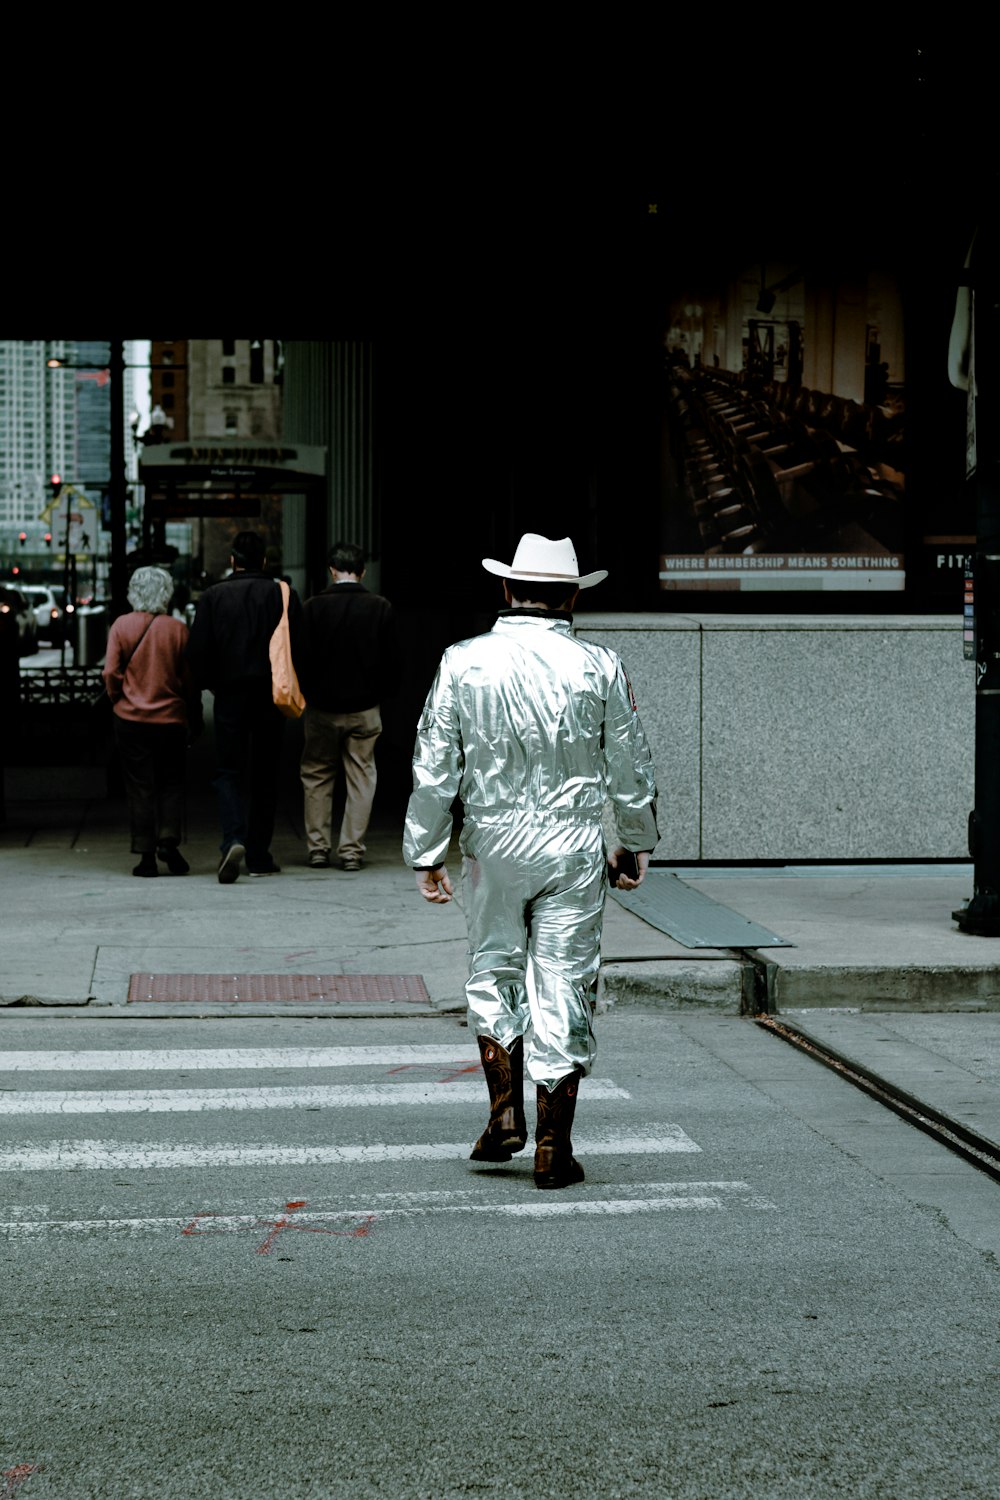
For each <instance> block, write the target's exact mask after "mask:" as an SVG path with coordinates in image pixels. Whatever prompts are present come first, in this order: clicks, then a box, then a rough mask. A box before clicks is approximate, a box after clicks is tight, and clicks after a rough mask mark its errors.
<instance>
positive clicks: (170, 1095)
mask: <svg viewBox="0 0 1000 1500" xmlns="http://www.w3.org/2000/svg"><path fill="white" fill-rule="evenodd" d="M588 1092H589V1095H590V1097H591V1098H592V1099H627V1098H628V1094H627V1093H626V1091H625V1089H620V1088H618V1087H616V1085H615V1084H613V1083H610V1082H609V1081H608V1080H607V1079H603V1078H599V1079H595V1080H594V1082H593V1084H592V1086H591V1088H590V1089H589V1090H588ZM483 1097H484V1090H483V1085H482V1083H481V1082H479V1083H384V1084H377V1083H357V1084H352V1083H346V1084H340V1085H337V1084H312V1085H306V1086H303V1087H279V1088H243V1089H100V1090H91V1089H60V1090H58V1091H50V1090H47V1089H29V1090H25V1091H24V1092H23V1093H0V1115H101V1114H130V1115H156V1114H185V1113H196V1112H203V1111H206V1110H216V1109H309V1108H319V1109H359V1108H371V1107H373V1106H377V1107H378V1108H380V1109H384V1108H387V1107H388V1108H393V1107H394V1106H397V1105H402V1104H481V1103H482V1101H483Z"/></svg>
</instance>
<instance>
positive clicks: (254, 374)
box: [250, 339, 264, 385]
mask: <svg viewBox="0 0 1000 1500" xmlns="http://www.w3.org/2000/svg"><path fill="white" fill-rule="evenodd" d="M263 383H264V340H263V339H251V340H250V384H251V385H263Z"/></svg>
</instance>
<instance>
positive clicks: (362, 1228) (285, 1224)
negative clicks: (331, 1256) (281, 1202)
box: [257, 1198, 375, 1255]
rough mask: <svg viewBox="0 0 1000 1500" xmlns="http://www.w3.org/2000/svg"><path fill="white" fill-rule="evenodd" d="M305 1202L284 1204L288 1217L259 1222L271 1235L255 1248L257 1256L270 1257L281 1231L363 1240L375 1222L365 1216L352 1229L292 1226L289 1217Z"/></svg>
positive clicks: (370, 1215)
mask: <svg viewBox="0 0 1000 1500" xmlns="http://www.w3.org/2000/svg"><path fill="white" fill-rule="evenodd" d="M306 1202H307V1200H306V1199H305V1198H299V1199H296V1200H295V1201H294V1202H292V1203H286V1204H285V1207H286V1208H287V1209H288V1210H289V1211H290V1213H289V1217H285V1216H284V1215H283V1216H282V1217H281V1218H279V1219H264V1220H262V1221H260V1222H262V1223H264V1224H270V1225H271V1233H270V1234H269V1235H268V1236H267V1238H266V1239H265V1240H264V1241H263V1243H262V1244H260V1245H258V1246H257V1254H258V1255H270V1253H271V1250H272V1249H273V1247H274V1242H275V1240H276V1239H277V1238H278V1235H279V1234H280V1233H281V1232H282V1230H283V1229H294V1230H296V1231H297V1232H298V1233H299V1234H332V1235H336V1236H338V1237H339V1238H341V1239H364V1238H365V1237H366V1236H367V1234H368V1231H369V1229H370V1228H371V1226H372V1224H373V1223H374V1222H375V1215H374V1214H365V1215H364V1216H363V1218H362V1222H361V1223H360V1224H356V1225H355V1227H354V1228H353V1229H324V1228H323V1227H322V1225H320V1224H293V1223H292V1220H291V1217H290V1215H291V1214H292V1213H294V1212H295V1210H296V1209H297V1208H305V1206H306Z"/></svg>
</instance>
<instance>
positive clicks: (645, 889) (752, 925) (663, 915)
mask: <svg viewBox="0 0 1000 1500" xmlns="http://www.w3.org/2000/svg"><path fill="white" fill-rule="evenodd" d="M611 894H612V895H613V896H614V897H615V899H616V900H617V901H620V902H621V904H622V906H624V907H625V909H626V910H627V911H630V912H634V914H635V915H636V916H637V917H641V918H642V920H643V921H644V922H648V923H649V924H650V926H651V927H658V928H659V930H660V931H661V932H666V933H668V934H669V935H670V937H672V938H673V939H674V940H675V941H676V942H678V943H683V945H684V947H685V948H794V947H795V944H794V943H790V942H788V941H787V939H786V938H782V937H778V935H777V934H776V933H774V932H771V931H769V929H768V928H766V927H761V926H760V925H759V923H757V922H751V921H750V919H749V918H748V917H741V916H740V914H739V912H737V911H733V910H732V908H731V907H729V906H723V905H722V903H721V901H713V900H712V898H711V896H706V895H704V894H703V893H702V892H701V891H696V890H694V889H693V888H692V887H691V886H689V885H685V883H684V881H683V880H680V879H678V877H677V876H676V875H672V874H671V873H670V871H669V870H647V872H646V878H645V880H644V881H643V882H642V884H641V885H640V887H639V889H638V890H636V891H619V890H617V889H616V888H615V887H612V890H611Z"/></svg>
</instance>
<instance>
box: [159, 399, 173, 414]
mask: <svg viewBox="0 0 1000 1500" xmlns="http://www.w3.org/2000/svg"><path fill="white" fill-rule="evenodd" d="M161 405H162V406H163V409H164V411H173V409H174V398H173V395H168V396H164V398H163V401H162V403H161Z"/></svg>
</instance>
